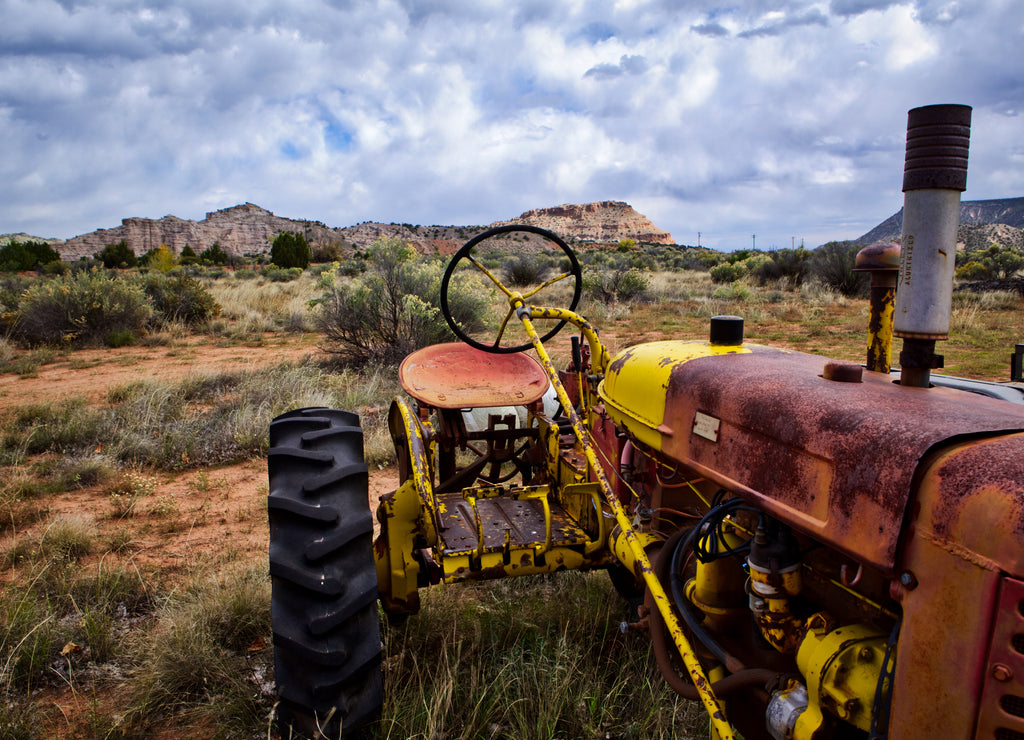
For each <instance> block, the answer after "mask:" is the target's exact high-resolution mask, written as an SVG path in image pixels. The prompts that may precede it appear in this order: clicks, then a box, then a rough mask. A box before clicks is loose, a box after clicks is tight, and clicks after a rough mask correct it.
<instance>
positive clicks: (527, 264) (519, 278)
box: [503, 254, 551, 288]
mask: <svg viewBox="0 0 1024 740" xmlns="http://www.w3.org/2000/svg"><path fill="white" fill-rule="evenodd" d="M503 269H504V272H505V281H506V284H507V285H510V286H512V287H513V288H522V287H525V286H528V285H537V284H538V283H542V282H544V281H545V280H547V278H548V274H549V273H550V272H551V260H550V259H548V258H547V257H545V256H543V255H524V254H520V255H516V256H514V257H509V258H508V259H507V260H505V264H504V265H503Z"/></svg>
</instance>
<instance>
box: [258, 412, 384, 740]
mask: <svg viewBox="0 0 1024 740" xmlns="http://www.w3.org/2000/svg"><path fill="white" fill-rule="evenodd" d="M270 445H271V447H270V455H269V460H268V469H269V474H270V492H269V495H268V497H267V510H268V516H269V519H270V575H271V620H272V623H273V632H274V674H275V680H276V682H277V690H278V696H279V697H280V703H279V705H278V727H279V729H280V731H281V736H282V737H284V738H287V737H289V736H291V737H308V738H322V737H329V738H335V739H336V738H338V737H339V736H342V735H345V734H348V733H349V732H350V731H351V730H354V729H355V728H357V727H359V726H360V725H364V724H366V723H367V722H369V721H372V720H373V719H374V718H375V716H376V715H377V713H378V711H379V709H380V706H381V702H382V698H383V681H382V678H381V670H380V661H381V640H380V618H379V613H378V609H377V570H376V565H375V563H374V558H373V542H372V538H373V518H372V515H371V513H370V507H369V501H368V486H369V478H368V473H367V468H366V465H365V463H364V462H363V430H362V428H361V427H360V426H359V417H358V416H357V415H355V414H352V413H349V412H347V411H338V410H335V409H326V408H308V409H298V410H296V411H291V412H288V413H287V414H282V415H281V416H279V417H277V418H276V419H274V421H273V422H272V423H271V425H270ZM289 732H290V733H291V735H289Z"/></svg>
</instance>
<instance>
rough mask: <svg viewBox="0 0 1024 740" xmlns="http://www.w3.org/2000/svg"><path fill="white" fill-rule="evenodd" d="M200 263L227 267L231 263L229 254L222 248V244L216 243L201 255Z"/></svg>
mask: <svg viewBox="0 0 1024 740" xmlns="http://www.w3.org/2000/svg"><path fill="white" fill-rule="evenodd" d="M199 261H200V262H202V263H204V264H208V265H226V264H227V263H228V262H229V261H230V257H228V254H227V252H225V251H224V250H223V249H221V247H220V242H214V243H213V245H212V246H210V247H207V248H206V249H204V250H203V251H202V252H200V254H199Z"/></svg>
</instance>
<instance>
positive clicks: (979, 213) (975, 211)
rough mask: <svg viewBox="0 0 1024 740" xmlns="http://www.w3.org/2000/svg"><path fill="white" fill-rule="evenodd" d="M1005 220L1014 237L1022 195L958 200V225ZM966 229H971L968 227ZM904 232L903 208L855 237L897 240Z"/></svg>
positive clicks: (1023, 216)
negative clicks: (991, 198)
mask: <svg viewBox="0 0 1024 740" xmlns="http://www.w3.org/2000/svg"><path fill="white" fill-rule="evenodd" d="M992 224H1000V225H1003V224H1005V225H1006V226H1010V227H1013V229H1014V230H1015V231H1008V232H1006V234H1007V235H1009V236H1010V238H1011V240H1012V239H1013V238H1016V236H1017V233H1016V232H1019V231H1020V230H1021V229H1024V198H999V199H996V200H965V201H963V202H962V203H961V204H960V229H961V231H962V232H964V231H965V229H964V227H970V226H980V225H992ZM966 232H967V233H971V232H973V230H972V229H967V230H966ZM902 233H903V209H902V208H901V209H900V210H899V211H898V212H896V213H895V214H893V215H892V216H890V217H889V218H887V219H885V221H883V222H882V223H880V224H878V226H876V227H875V228H873V229H872V230H871V231H869V232H868V233H866V234H864V236H862V237H860V238H859V239H856V240H855V241H857V242H859V243H861V244H874V243H875V242H884V241H899V238H900V235H901V234H902ZM964 236H965V234H964V233H962V234H961V239H960V241H964V238H963V237H964Z"/></svg>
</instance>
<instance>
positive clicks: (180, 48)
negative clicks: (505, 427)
mask: <svg viewBox="0 0 1024 740" xmlns="http://www.w3.org/2000/svg"><path fill="white" fill-rule="evenodd" d="M762 7H763V4H761V3H758V2H753V1H752V0H740V1H739V2H734V3H730V4H728V5H725V4H720V3H717V2H712V0H701V1H699V2H693V3H687V4H686V5H685V7H680V5H679V4H678V3H665V2H657V1H655V0H651V1H648V2H644V1H642V0H635V1H632V0H631V1H630V2H619V3H615V4H608V3H604V2H597V1H596V0H575V1H574V2H572V3H554V4H553V3H550V2H542V1H541V0H535V1H534V2H527V3H519V4H516V5H515V7H512V6H510V5H509V4H506V3H500V2H497V0H493V1H491V2H480V3H472V4H466V3H460V2H454V0H434V1H432V2H419V1H417V2H412V0H406V1H405V2H397V1H393V0H379V1H378V2H366V3H358V4H351V3H344V2H335V1H328V0H303V1H301V2H299V1H297V0H290V1H285V0H281V1H279V2H271V1H270V0H265V1H263V0H261V1H260V2H253V1H252V0H247V1H246V2H243V1H242V0H224V2H218V3H209V2H206V1H205V0H185V1H181V0H179V1H178V2H174V3H171V2H156V1H155V0H150V1H149V2H144V1H143V0H119V2H118V3H116V4H111V3H104V2H99V0H94V1H93V2H89V1H88V0H82V1H80V2H76V3H74V4H71V3H67V4H58V3H56V2H52V1H51V0H31V1H29V0H7V2H6V3H4V4H3V5H0V124H2V125H3V127H4V131H5V139H6V140H5V143H4V152H3V154H4V156H3V157H0V183H2V185H0V188H2V190H0V203H2V204H3V205H0V231H28V232H29V233H35V234H38V235H41V236H48V235H59V236H71V235H73V234H76V233H82V232H85V231H89V230H92V229H95V228H99V227H108V226H112V225H115V224H116V223H118V222H119V220H120V219H121V218H123V217H127V216H135V215H139V216H150V217H160V216H162V215H165V214H166V213H169V212H170V213H174V214H176V215H179V216H182V217H185V218H201V217H202V215H203V214H204V213H205V212H206V211H208V210H211V209H214V208H221V207H226V206H230V205H233V204H235V203H239V202H243V201H252V202H256V203H259V204H260V205H263V206H265V207H267V208H270V209H271V210H274V211H275V212H277V213H280V214H282V215H286V216H294V217H305V218H317V219H320V220H323V221H325V222H327V223H330V224H332V225H339V226H344V225H348V224H351V223H356V222H359V221H363V220H367V219H376V220H383V221H400V222H401V221H408V222H413V221H415V222H420V223H435V222H437V223H459V222H464V223H486V222H489V221H493V220H498V219H505V218H510V217H512V216H514V215H517V214H518V213H520V212H521V211H523V210H526V209H527V208H536V207H542V206H547V205H556V204H559V203H564V202H584V201H588V200H604V199H615V200H626V201H629V202H631V203H632V204H634V205H635V206H636V207H637V208H638V209H639V210H641V211H642V212H644V209H645V208H647V209H648V210H649V211H650V212H648V213H647V215H649V216H651V217H652V218H653V219H654V220H655V222H656V223H657V224H658V225H659V226H661V227H663V228H665V229H668V230H669V231H671V232H673V233H674V234H675V235H676V237H677V238H678V239H681V240H683V241H690V242H695V241H696V240H695V236H692V235H695V233H696V231H697V230H701V231H702V232H703V233H704V234H705V238H704V239H703V243H705V244H710V245H711V246H720V247H730V246H747V245H748V242H749V236H750V233H754V231H757V233H758V234H759V237H758V243H759V245H760V244H761V243H762V236H761V234H763V235H764V237H763V238H764V239H765V242H764V245H765V246H768V245H770V244H771V243H772V242H773V241H774V242H779V243H780V244H779V245H780V246H782V245H783V243H784V244H786V245H788V243H789V242H790V237H791V236H793V235H794V234H795V235H796V237H797V239H799V238H800V237H801V236H804V237H806V238H807V239H808V243H809V244H811V243H818V241H825V240H828V239H833V238H845V237H852V236H857V235H859V234H860V233H863V231H866V230H867V229H868V228H870V227H871V226H873V225H874V224H875V223H877V221H879V220H881V219H882V218H885V217H887V216H888V215H890V214H891V213H892V212H894V211H895V210H897V209H898V208H899V206H900V205H901V203H902V200H901V194H900V192H899V186H900V180H901V174H902V158H903V133H904V127H905V120H906V111H907V109H908V108H910V107H913V106H916V105H922V104H927V103H934V102H965V103H968V104H971V105H974V106H975V120H976V122H977V123H976V129H975V135H974V137H973V141H972V163H971V167H972V171H971V173H970V176H969V181H970V186H971V191H969V193H968V196H969V197H979V198H980V197H1004V196H1006V197H1008V196H1014V195H1020V194H1024V193H1022V191H1024V174H1022V173H1024V170H1022V168H1021V167H1020V166H1019V164H1020V157H1021V156H1022V154H1021V150H1020V145H1019V143H1018V141H1019V138H1020V136H1019V133H1020V130H1019V125H1018V124H1019V119H1018V118H1016V117H1015V116H1016V113H1017V112H1019V111H1021V110H1022V109H1024V101H1022V100H1021V98H1022V97H1024V89H1022V87H1021V85H1020V83H1019V79H1018V77H1019V75H1018V73H1017V70H1019V69H1020V68H1021V66H1022V64H1021V62H1022V61H1024V59H1022V57H1024V51H1022V49H1024V45H1022V44H1021V35H1022V28H1021V22H1020V20H1019V18H1018V14H1017V12H1016V9H1015V5H1014V3H1012V2H1006V1H1005V0H1003V1H1002V2H987V3H970V4H968V3H965V2H950V0H902V1H897V0H894V1H893V2H887V1H886V0H831V2H829V3H826V2H824V1H823V0H821V1H817V2H815V1H813V0H788V1H787V2H781V3H776V4H775V5H774V6H773V7H774V8H775V10H774V11H773V12H771V13H768V14H765V13H763V12H762V10H761V8H762ZM748 232H749V233H748ZM715 234H718V235H719V236H717V237H715V236H713V235H715ZM688 235H691V236H688ZM816 240H817V241H816ZM734 242H735V243H734Z"/></svg>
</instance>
